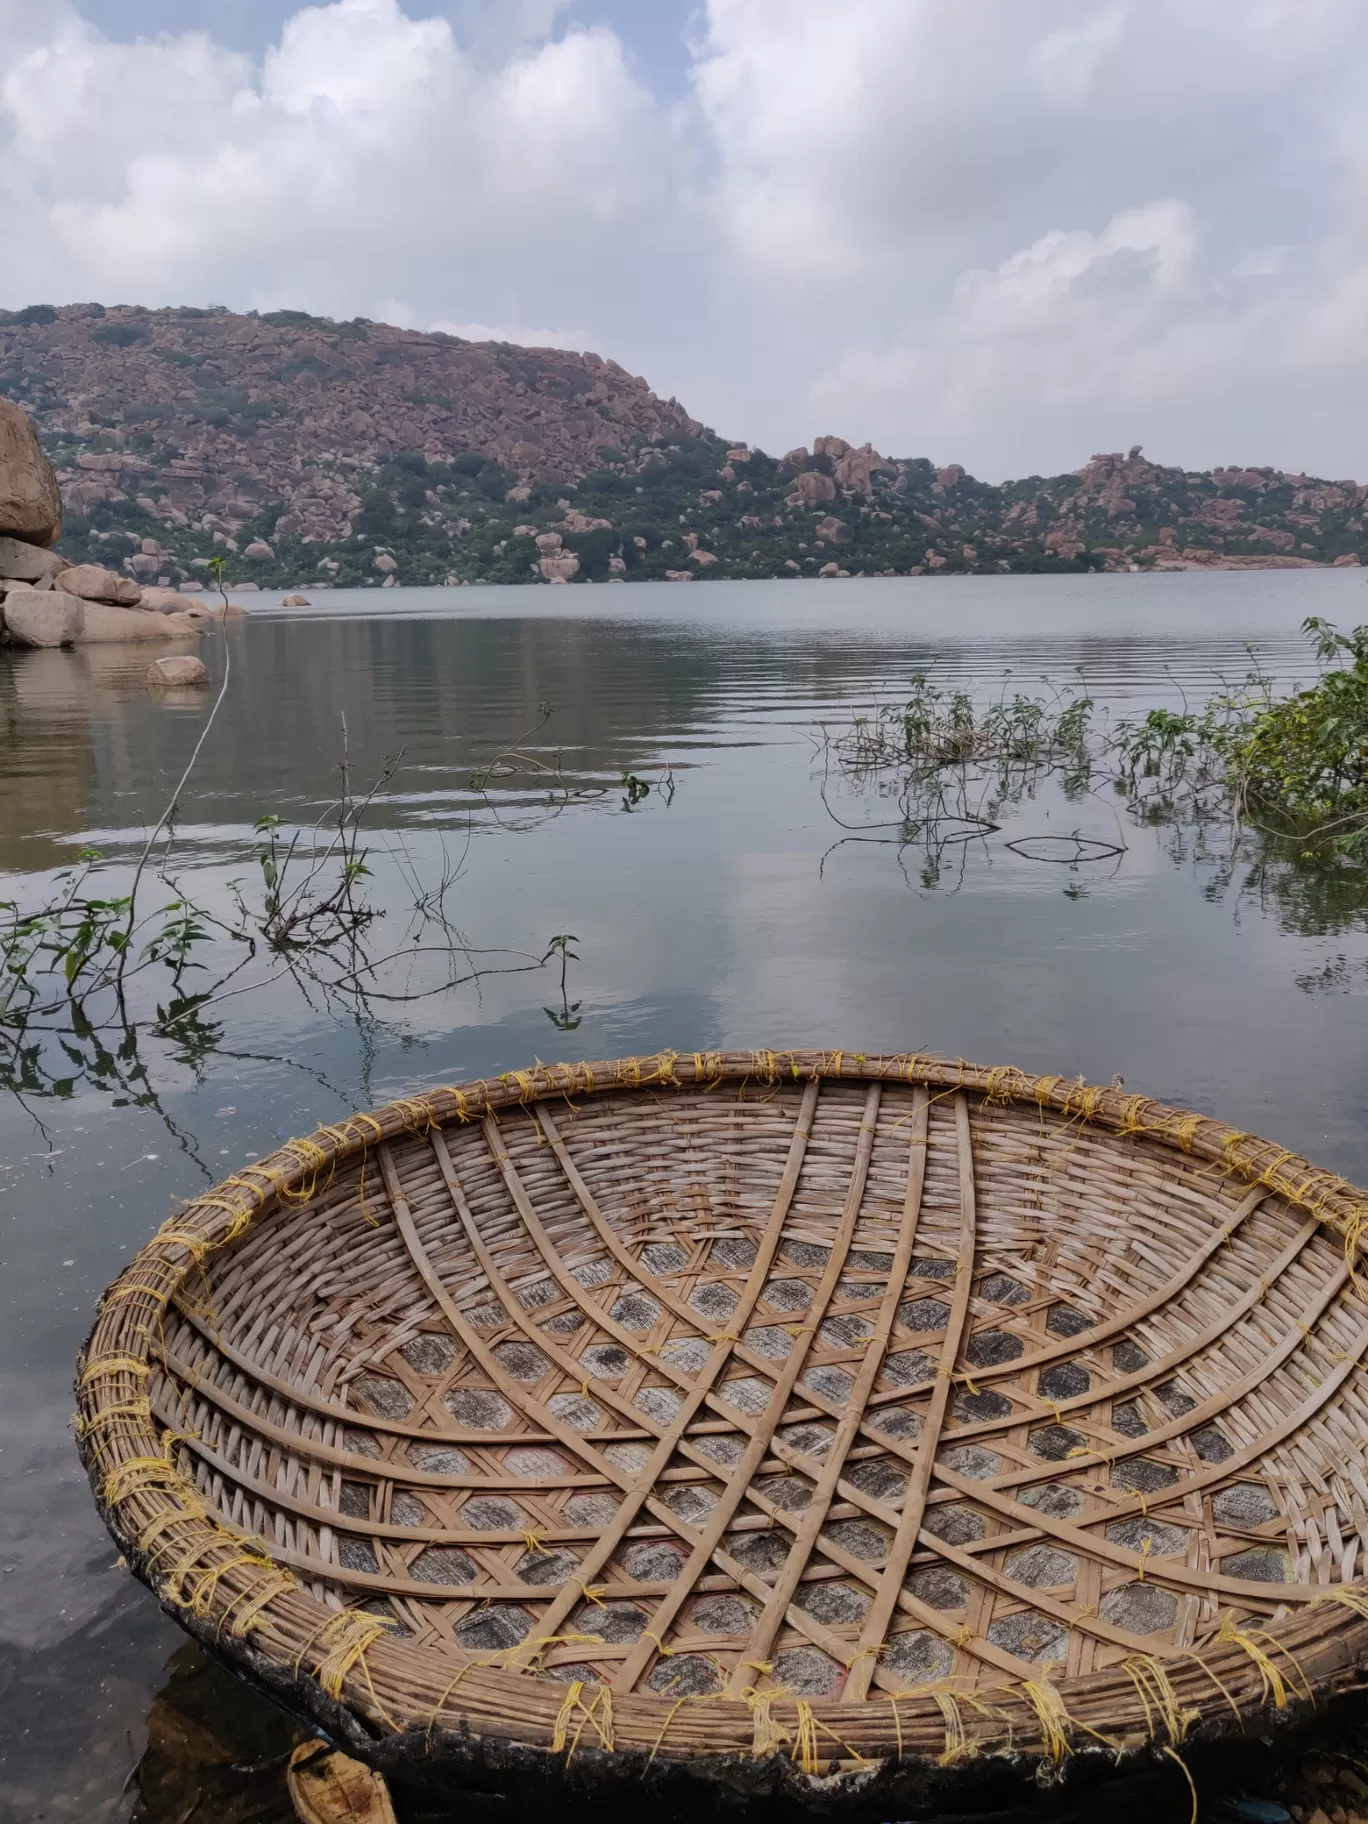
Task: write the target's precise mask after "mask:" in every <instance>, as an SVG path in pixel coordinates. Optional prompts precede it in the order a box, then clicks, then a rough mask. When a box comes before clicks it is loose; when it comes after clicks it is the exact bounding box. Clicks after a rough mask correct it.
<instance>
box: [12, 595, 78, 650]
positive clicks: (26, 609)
mask: <svg viewBox="0 0 1368 1824" xmlns="http://www.w3.org/2000/svg"><path fill="white" fill-rule="evenodd" d="M0 619H3V625H4V633H5V638H6V640H7V641H8V642H9V643H10V645H12V646H74V645H75V644H76V642H77V641H78V640H79V639H80V638H81V636H82V634H83V633H84V631H85V621H86V604H85V603H84V602H83V601H82V600H81V598H80V596H79V595H68V594H67V593H66V591H65V590H64V589H29V588H21V589H10V590H7V591H6V594H5V600H4V603H3V606H0Z"/></svg>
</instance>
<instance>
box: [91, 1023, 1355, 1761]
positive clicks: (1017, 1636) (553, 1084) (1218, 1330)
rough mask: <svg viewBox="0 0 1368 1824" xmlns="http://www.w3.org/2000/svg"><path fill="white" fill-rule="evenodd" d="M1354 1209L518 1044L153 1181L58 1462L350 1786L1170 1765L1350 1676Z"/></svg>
mask: <svg viewBox="0 0 1368 1824" xmlns="http://www.w3.org/2000/svg"><path fill="white" fill-rule="evenodd" d="M1366 1203H1368V1199H1365V1197H1364V1194H1363V1193H1362V1192H1360V1191H1358V1190H1356V1189H1355V1188H1354V1187H1353V1186H1351V1185H1348V1184H1347V1183H1345V1182H1344V1181H1343V1180H1341V1179H1339V1178H1337V1177H1335V1176H1334V1175H1332V1174H1329V1173H1325V1172H1321V1171H1318V1170H1316V1169H1315V1168H1314V1167H1312V1166H1311V1165H1309V1164H1308V1163H1307V1162H1306V1161H1304V1160H1302V1159H1299V1158H1297V1157H1296V1156H1295V1155H1293V1154H1291V1153H1289V1152H1287V1151H1285V1150H1284V1149H1282V1148H1279V1147H1277V1146H1275V1145H1273V1144H1272V1143H1270V1142H1266V1141H1262V1140H1258V1139H1256V1138H1254V1137H1253V1136H1250V1135H1246V1134H1242V1133H1238V1132H1236V1131H1234V1130H1232V1129H1231V1128H1229V1127H1227V1126H1226V1125H1225V1124H1223V1123H1222V1122H1220V1121H1217V1120H1213V1119H1208V1118H1206V1117H1203V1116H1199V1115H1195V1114H1190V1113H1187V1112H1185V1111H1182V1110H1177V1109H1173V1108H1169V1107H1167V1106H1165V1105H1163V1104H1160V1103H1156V1102H1152V1101H1149V1100H1147V1099H1145V1098H1142V1097H1138V1096H1128V1095H1126V1094H1125V1093H1123V1092H1122V1091H1121V1090H1119V1089H1102V1088H1093V1087H1089V1086H1087V1085H1084V1084H1081V1083H1079V1082H1077V1081H1073V1080H1070V1079H1064V1078H1058V1077H1035V1076H1030V1075H1028V1074H1026V1073H1023V1072H1020V1071H1017V1070H1005V1069H998V1070H988V1069H981V1068H977V1067H974V1066H970V1065H966V1064H962V1063H958V1062H954V1061H948V1060H942V1059H935V1058H927V1057H909V1056H896V1057H893V1056H873V1055H869V1056H866V1055H862V1054H857V1053H852V1052H816V1051H797V1052H779V1053H775V1052H754V1053H752V1052H746V1053H706V1054H678V1055H677V1054H673V1053H668V1054H662V1055H659V1056H656V1057H652V1058H642V1059H627V1060H619V1061H615V1062H611V1063H606V1064H592V1065H567V1066H555V1067H551V1068H547V1067H540V1066H539V1067H538V1068H537V1069H535V1070H532V1071H528V1072H515V1073H510V1074H508V1075H505V1076H502V1077H499V1078H497V1079H491V1080H487V1081H484V1082H478V1083H471V1084H466V1085H463V1086H461V1087H457V1088H442V1089H437V1090H433V1091H431V1092H429V1093H426V1094H423V1095H419V1096H415V1097H414V1098H412V1099H411V1100H405V1101H401V1102H396V1103H393V1104H391V1105H390V1106H389V1107H387V1108H384V1109H381V1110H378V1111H376V1112H375V1113H374V1114H366V1115H357V1116H354V1117H353V1118H352V1119H351V1120H349V1121H347V1122H345V1123H342V1124H341V1125H339V1126H336V1127H328V1128H322V1129H320V1130H319V1131H318V1132H317V1133H316V1134H314V1135H312V1136H311V1137H310V1138H308V1139H306V1140H299V1141H295V1142H291V1143H290V1144H289V1145H287V1146H286V1147H283V1148H282V1149H281V1150H280V1151H279V1152H278V1153H276V1154H273V1155H272V1156H271V1157H270V1158H269V1159H266V1160H263V1161H261V1162H260V1163H259V1164H257V1165H255V1166H251V1167H248V1168H245V1169H244V1170H242V1171H240V1172H238V1173H236V1174H234V1176H233V1177H231V1178H230V1179H228V1180H227V1181H226V1182H225V1183H224V1184H223V1185H220V1186H219V1187H217V1188H216V1189H215V1190H213V1191H211V1192H209V1193H207V1194H206V1195H204V1196H202V1197H200V1198H197V1199H196V1200H195V1201H193V1202H192V1203H191V1204H189V1205H188V1206H187V1207H186V1208H185V1209H184V1210H183V1211H182V1212H181V1213H180V1214H179V1215H177V1216H176V1217H174V1218H173V1219H172V1220H171V1221H170V1222H169V1223H168V1224H167V1225H166V1226H165V1227H164V1228H163V1229H162V1230H161V1231H160V1233H159V1234H158V1235H157V1237H156V1238H155V1239H154V1240H153V1241H152V1242H151V1243H150V1244H149V1245H148V1247H146V1248H145V1249H144V1250H143V1251H142V1253H141V1254H139V1256H138V1257H137V1259H136V1260H135V1261H134V1262H133V1263H132V1264H131V1265H130V1267H129V1268H128V1270H127V1271H126V1272H125V1273H124V1274H123V1276H122V1277H121V1278H120V1279H119V1281H117V1282H116V1284H115V1285H114V1286H113V1287H111V1289H110V1291H109V1292H108V1293H107V1294H106V1296H105V1299H104V1301H103V1304H102V1306H101V1310H100V1314H99V1317H98V1319H97V1321H96V1324H95V1327H94V1330H93V1332H92V1334H91V1337H90V1340H89V1343H88V1346H87V1350H86V1353H85V1355H84V1357H83V1360H82V1365H81V1371H80V1380H79V1402H80V1419H79V1423H80V1432H81V1448H82V1452H83V1455H84V1458H85V1461H86V1464H87V1467H88V1469H89V1472H90V1476H91V1480H92V1483H93V1486H94V1488H95V1491H96V1496H97V1499H98V1501H99V1503H100V1506H101V1509H102V1511H103V1513H104V1515H105V1517H106V1520H107V1522H108V1524H109V1525H110V1527H111V1530H112V1531H113V1532H114V1533H115V1535H116V1537H117V1538H118V1539H119V1540H120V1542H121V1543H122V1545H123V1546H124V1547H125V1549H126V1550H127V1552H128V1553H129V1556H130V1559H131V1561H132V1562H133V1564H134V1566H135V1568H136V1569H137V1570H138V1572H139V1574H140V1575H142V1576H143V1577H144V1578H145V1579H146V1580H147V1581H148V1582H149V1583H150V1584H151V1586H152V1587H153V1588H154V1590H155V1591H156V1592H157V1594H158V1596H159V1598H160V1600H161V1601H162V1603H163V1604H164V1606H166V1607H167V1608H168V1609H169V1610H170V1611H171V1612H172V1613H173V1614H175V1615H176V1616H177V1617H178V1618H179V1619H180V1620H181V1621H182V1622H183V1623H184V1624H185V1625H186V1626H187V1627H189V1628H190V1629H192V1631H194V1632H196V1633H197V1634H199V1635H200V1637H201V1638H204V1639H206V1640H210V1641H211V1642H212V1643H213V1644H214V1646H215V1648H216V1650H217V1651H218V1652H220V1653H222V1654H224V1655H226V1656H228V1657H229V1658H231V1659H232V1660H234V1662H235V1663H237V1664H238V1665H239V1666H240V1667H241V1668H242V1669H244V1670H245V1671H246V1672H247V1673H248V1674H249V1675H250V1676H252V1677H254V1678H255V1679H257V1680H258V1681H259V1682H260V1683H262V1684H263V1685H265V1686H266V1687H267V1688H269V1689H271V1690H272V1691H274V1692H275V1694H276V1695H277V1696H279V1697H281V1698H282V1699H284V1700H285V1701H287V1702H288V1703H290V1704H291V1705H292V1707H294V1708H295V1709H296V1710H297V1711H298V1712H299V1713H301V1714H304V1715H308V1716H311V1717H313V1718H314V1719H315V1720H317V1721H319V1722H321V1723H322V1724H323V1725H324V1726H325V1727H328V1728H329V1729H330V1730H331V1731H332V1733H333V1734H334V1735H335V1736H337V1737H339V1738H345V1739H346V1741H347V1742H348V1744H349V1746H350V1747H351V1749H352V1751H353V1752H360V1753H362V1754H364V1755H366V1756H367V1757H368V1758H371V1759H372V1760H374V1761H376V1762H377V1763H380V1764H384V1763H386V1762H389V1763H390V1764H398V1762H399V1761H401V1760H402V1759H404V1758H405V1757H409V1758H419V1759H421V1760H422V1761H423V1762H424V1763H425V1765H429V1766H430V1767H431V1768H433V1769H441V1768H442V1767H448V1768H449V1769H450V1770H451V1771H452V1775H453V1777H459V1776H461V1775H462V1774H464V1773H469V1772H470V1771H471V1769H472V1768H476V1767H484V1768H491V1767H497V1766H511V1765H513V1764H514V1763H516V1764H517V1765H518V1766H519V1767H520V1768H522V1769H524V1770H526V1769H527V1768H529V1767H530V1768H534V1769H537V1770H539V1771H540V1773H542V1774H545V1776H546V1777H548V1778H553V1777H555V1774H556V1769H557V1768H563V1767H564V1766H565V1765H566V1763H567V1762H568V1761H569V1760H570V1759H571V1758H572V1757H573V1758H574V1760H575V1761H576V1763H577V1764H578V1766H579V1767H580V1769H581V1774H582V1775H583V1773H584V1770H585V1769H590V1768H600V1769H604V1770H614V1769H616V1770H619V1771H622V1772H626V1771H629V1770H633V1771H635V1772H636V1773H638V1774H639V1773H640V1772H642V1771H643V1770H645V1769H647V1768H650V1769H652V1770H655V1771H658V1772H664V1771H666V1770H668V1771H669V1772H671V1773H672V1774H696V1775H697V1777H698V1778H700V1779H714V1778H725V1779H726V1780H727V1781H728V1782H729V1783H730V1784H732V1785H733V1786H737V1785H740V1786H742V1787H744V1786H745V1785H746V1782H747V1781H748V1780H753V1781H754V1783H755V1784H756V1787H757V1790H758V1789H759V1788H760V1787H761V1786H765V1789H766V1790H771V1789H773V1787H774V1783H775V1781H776V1780H777V1781H780V1782H781V1783H782V1782H787V1783H788V1785H789V1786H791V1787H793V1788H794V1789H795V1790H797V1789H799V1788H801V1786H802V1782H803V1781H804V1780H807V1781H812V1780H815V1779H818V1778H829V1777H830V1776H832V1775H836V1776H838V1777H840V1776H844V1777H847V1778H848V1779H849V1780H850V1781H851V1783H852V1787H854V1786H857V1785H859V1784H860V1782H865V1783H866V1784H867V1783H868V1781H869V1780H870V1779H871V1778H872V1777H874V1770H875V1769H876V1767H881V1768H882V1769H884V1770H885V1772H886V1771H887V1770H889V1769H893V1770H896V1769H897V1768H899V1767H905V1768H915V1767H918V1766H926V1765H927V1764H931V1763H934V1764H937V1765H938V1766H939V1768H940V1769H941V1774H940V1775H939V1776H938V1777H942V1778H950V1777H953V1776H954V1775H955V1773H956V1771H957V1770H959V1769H963V1768H966V1767H968V1766H969V1765H970V1764H971V1763H973V1762H974V1761H975V1760H978V1759H982V1757H984V1756H986V1755H989V1754H999V1753H1002V1752H1004V1751H1007V1750H1010V1752H1011V1753H1012V1754H1014V1755H1017V1756H1026V1757H1030V1756H1036V1757H1039V1756H1046V1757H1050V1758H1054V1759H1062V1758H1063V1757H1065V1756H1066V1755H1068V1754H1070V1753H1080V1752H1082V1751H1084V1750H1085V1749H1087V1748H1089V1747H1096V1746H1097V1744H1098V1743H1099V1742H1100V1743H1104V1744H1106V1745H1107V1746H1108V1747H1109V1748H1119V1749H1143V1748H1145V1747H1146V1746H1147V1745H1152V1746H1154V1747H1155V1748H1158V1749H1166V1750H1170V1751H1181V1750H1182V1748H1183V1744H1184V1743H1185V1741H1187V1740H1189V1739H1190V1738H1193V1737H1197V1736H1200V1735H1201V1734H1202V1733H1203V1732H1204V1731H1210V1730H1214V1729H1216V1728H1219V1727H1223V1726H1225V1727H1228V1726H1231V1724H1232V1719H1233V1718H1234V1719H1237V1720H1238V1719H1241V1718H1248V1717H1251V1716H1254V1715H1255V1714H1257V1713H1260V1712H1262V1711H1263V1710H1264V1709H1265V1708H1266V1707H1267V1706H1268V1705H1269V1704H1274V1705H1277V1706H1281V1705H1282V1704H1283V1703H1284V1702H1285V1701H1287V1700H1288V1699H1289V1698H1290V1697H1294V1696H1296V1695H1297V1694H1301V1695H1309V1694H1310V1693H1312V1692H1313V1691H1314V1692H1321V1691H1326V1690H1330V1689H1333V1688H1335V1687H1336V1685H1337V1684H1338V1683H1341V1682H1343V1681H1344V1680H1345V1678H1346V1677H1348V1676H1349V1675H1351V1674H1352V1671H1353V1668H1354V1667H1355V1666H1356V1665H1357V1664H1358V1663H1359V1662H1360V1660H1361V1658H1362V1657H1363V1653H1364V1648H1365V1643H1366V1642H1368V1620H1366V1619H1365V1616H1366V1615H1368V1591H1365V1590H1364V1588H1363V1586H1362V1585H1361V1584H1360V1582H1359V1577H1360V1573H1361V1569H1362V1565H1363V1559H1364V1554H1365V1551H1368V1425H1366V1424H1365V1416H1366V1414H1368V1398H1366V1396H1368V1382H1366V1381H1365V1367H1364V1357H1365V1352H1368V1310H1366V1309H1365V1306H1364V1305H1363V1303H1362V1302H1361V1301H1360V1299H1359V1296H1358V1292H1357V1288H1356V1284H1355V1277H1354V1269H1355V1267H1356V1264H1357V1249H1358V1243H1359V1235H1360V1229H1361V1226H1362V1223H1363V1220H1364V1216H1365V1204H1366ZM765 1782H768V1785H765Z"/></svg>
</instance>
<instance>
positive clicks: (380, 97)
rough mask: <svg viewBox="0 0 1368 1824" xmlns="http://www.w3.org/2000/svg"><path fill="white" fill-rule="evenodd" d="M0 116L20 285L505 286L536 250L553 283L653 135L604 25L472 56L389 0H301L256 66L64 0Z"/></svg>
mask: <svg viewBox="0 0 1368 1824" xmlns="http://www.w3.org/2000/svg"><path fill="white" fill-rule="evenodd" d="M0 67H3V63H2V62H0ZM0 122H2V123H3V126H0V221H3V226H4V231H5V241H6V245H7V248H8V249H10V250H11V252H10V253H7V257H6V261H5V265H4V270H3V274H2V275H0V284H2V285H3V286H4V288H5V290H6V291H7V292H8V293H9V296H10V299H11V300H22V301H27V300H28V299H29V298H32V297H33V296H34V295H35V294H36V293H39V294H44V295H47V294H50V293H52V292H58V293H64V294H66V295H68V296H71V295H98V296H103V297H106V298H108V297H111V296H122V297H131V298H140V299H144V300H148V301H157V300H161V299H166V298H176V297H185V296H187V294H190V293H194V294H201V295H202V294H206V293H207V294H209V295H213V296H215V297H218V298H220V299H223V300H225V301H232V302H238V303H246V302H251V303H271V304H281V303H292V304H304V305H306V306H310V307H313V308H322V309H336V310H337V311H338V312H340V313H341V314H345V315H351V314H354V313H355V312H357V311H362V312H366V311H367V306H368V305H369V304H370V303H371V301H372V300H373V299H374V298H376V297H379V296H384V295H389V294H391V293H393V292H395V291H396V290H399V291H401V292H402V294H403V295H406V296H409V297H411V298H413V299H414V301H415V308H418V309H419V310H420V311H427V312H429V313H430V312H431V311H432V307H433V306H434V305H435V304H437V303H438V300H439V297H443V296H444V297H446V298H449V297H450V296H451V295H452V292H453V290H454V289H455V288H457V287H461V288H462V289H463V290H464V294H465V299H466V301H467V302H468V303H470V304H476V305H478V304H480V303H482V302H483V303H486V304H490V305H496V306H497V305H506V303H507V301H508V298H509V295H510V293H513V292H516V291H517V290H518V288H519V286H520V285H522V284H524V283H530V282H534V281H539V280H540V278H541V275H542V273H543V272H544V271H545V269H546V268H547V267H548V266H551V265H554V266H555V267H556V268H557V269H558V272H559V276H560V280H561V284H562V287H563V288H573V286H574V285H575V284H576V283H577V282H578V281H579V280H580V279H582V277H583V276H584V272H585V269H586V266H587V265H591V264H592V260H593V258H594V256H595V255H596V254H597V255H599V256H600V257H601V249H595V248H593V247H591V246H590V245H589V243H590V241H591V240H592V239H593V238H595V237H597V236H600V235H602V234H604V233H605V232H606V231H607V230H609V229H611V228H616V229H618V230H619V231H628V230H630V229H631V228H632V227H634V226H635V225H637V224H638V223H639V222H640V219H641V217H642V215H643V213H644V212H646V211H648V210H649V208H650V206H651V204H652V203H653V202H655V201H658V199H659V197H660V194H661V191H662V186H667V185H668V181H669V172H670V165H671V160H672V157H673V150H672V135H671V132H670V130H669V127H668V123H665V122H663V121H662V120H661V119H660V118H659V117H658V116H657V114H656V113H655V111H654V110H653V108H652V106H651V102H650V98H649V97H648V96H647V95H646V94H645V92H644V91H643V90H642V89H641V88H640V87H639V86H638V84H637V83H636V81H635V80H634V78H633V77H632V76H631V75H630V73H629V72H628V70H627V67H626V64H625V61H624V58H623V53H622V47H621V45H620V44H619V42H618V40H617V39H616V38H615V37H614V36H613V35H612V34H611V33H609V32H605V31H575V32H571V33H569V34H567V35H566V36H565V37H563V38H562V39H560V40H557V41H554V42H546V43H542V44H540V45H536V46H522V47H520V48H519V49H517V50H516V51H515V52H514V53H513V54H511V55H510V56H509V57H508V58H507V59H506V60H505V61H504V62H503V63H501V64H499V65H498V67H497V68H495V69H492V70H487V69H482V68H481V67H480V66H478V65H477V64H476V63H475V62H474V60H473V59H472V58H470V57H469V56H467V55H466V54H465V53H464V52H463V51H462V50H461V49H460V48H459V46H458V44H457V41H456V39H455V36H454V34H453V32H452V29H451V26H450V25H449V23H448V22H447V21H446V20H445V19H440V18H439V19H425V20H413V19H409V18H407V17H406V16H405V15H404V14H403V13H402V11H401V10H400V8H399V5H398V4H397V0H333V3H332V4H328V5H320V6H312V7H306V8H304V9H302V10H301V11H300V12H298V13H296V14H295V15H294V17H293V18H291V19H290V20H289V21H288V23H287V24H286V26H285V29H284V32H283V34H282V37H281V39H280V42H279V43H278V44H277V45H276V46H275V47H273V48H272V49H271V50H270V51H268V53H267V55H266V57H265V59H264V61H263V63H262V64H261V66H260V68H259V69H254V68H253V67H252V66H251V65H250V64H249V63H248V62H247V60H245V59H243V58H241V57H238V56H235V55H233V54H230V53H228V52H225V51H223V50H221V49H219V48H218V47H216V46H214V45H213V44H212V43H211V42H210V41H209V40H208V39H207V38H206V37H205V36H203V35H202V34H186V35H184V36H180V37H173V38H162V39H159V40H155V41H152V42H146V41H143V42H139V43H137V44H134V45H120V44H116V43H112V42H110V41H108V40H106V39H103V38H101V37H99V36H98V35H97V34H96V33H94V32H93V31H91V30H90V29H89V28H87V27H85V26H84V25H82V24H81V23H80V22H79V21H76V20H74V19H70V18H69V19H68V20H67V21H66V22H65V23H64V24H63V25H62V26H61V27H60V29H59V30H58V31H57V32H56V33H54V35H53V36H52V38H51V39H50V40H49V42H48V43H47V44H45V45H42V46H39V47H37V48H32V49H30V50H29V51H28V52H27V53H24V54H21V55H20V56H19V57H18V58H17V59H14V60H12V61H10V62H9V63H8V67H7V68H6V69H5V74H4V76H3V79H0ZM585 254H588V255H589V260H588V261H586V260H585V258H584V256H585ZM367 314H369V313H367ZM471 314H474V313H471ZM491 314H492V313H491ZM500 314H501V315H502V314H503V313H502V312H500Z"/></svg>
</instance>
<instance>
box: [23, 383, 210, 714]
mask: <svg viewBox="0 0 1368 1824" xmlns="http://www.w3.org/2000/svg"><path fill="white" fill-rule="evenodd" d="M61 532H62V497H61V494H60V492H59V490H58V487H57V478H56V476H55V475H54V474H53V472H52V465H51V464H50V463H49V462H48V459H47V457H46V456H45V455H44V454H43V450H42V447H41V446H40V444H39V442H38V438H37V436H36V435H35V434H34V429H33V426H32V424H30V422H29V419H28V416H27V414H26V413H25V412H24V411H23V410H22V409H21V408H20V407H19V406H18V405H16V404H14V402H13V401H12V400H9V399H0V643H3V644H6V645H10V646H85V645H94V644H97V643H104V642H109V641H124V640H185V639H194V638H195V637H196V636H197V635H198V634H199V633H200V632H201V631H202V630H203V628H204V627H205V625H206V624H207V623H210V622H212V621H214V620H217V619H221V618H222V616H223V614H224V613H225V610H224V609H223V608H222V607H221V606H220V607H218V608H215V607H213V606H211V605H210V604H209V603H208V602H203V601H196V600H195V599H194V598H193V597H192V596H189V595H183V594H181V593H180V592H178V591H177V590H175V589H171V588H158V587H156V586H155V585H151V586H149V585H145V584H143V583H140V582H139V581H138V580H137V579H136V577H134V576H121V575H120V574H119V573H118V572H117V571H114V570H107V569H105V568H104V566H103V565H101V564H90V563H73V562H72V561H71V560H69V559H68V558H65V557H63V556H62V554H61V552H60V551H58V550H56V549H55V546H56V542H57V540H58V538H60V536H61ZM237 612H241V610H238V611H237ZM194 663H195V664H198V661H197V660H196V661H194ZM181 681H183V680H181Z"/></svg>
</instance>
